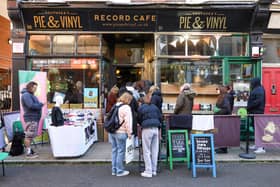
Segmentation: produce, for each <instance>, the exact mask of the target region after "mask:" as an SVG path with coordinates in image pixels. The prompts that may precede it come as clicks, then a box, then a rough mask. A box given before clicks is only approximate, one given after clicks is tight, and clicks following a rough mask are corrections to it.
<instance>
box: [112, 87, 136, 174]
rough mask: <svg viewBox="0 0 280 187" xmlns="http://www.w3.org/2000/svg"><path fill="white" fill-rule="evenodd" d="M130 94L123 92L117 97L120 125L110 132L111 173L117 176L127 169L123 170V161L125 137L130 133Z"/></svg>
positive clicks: (126, 172) (127, 172) (129, 136)
mask: <svg viewBox="0 0 280 187" xmlns="http://www.w3.org/2000/svg"><path fill="white" fill-rule="evenodd" d="M131 100H132V95H131V94H129V93H127V92H124V93H123V94H122V95H121V96H120V97H119V99H118V101H117V103H116V106H119V105H121V106H120V108H119V112H118V115H119V121H120V122H121V123H122V125H121V127H120V128H119V129H118V130H117V131H116V132H115V133H110V138H111V143H112V175H116V176H118V177H121V176H126V175H128V174H129V171H126V170H124V166H123V161H124V158H125V147H126V139H127V138H131V134H132V112H131V108H130V106H129V104H130V102H131Z"/></svg>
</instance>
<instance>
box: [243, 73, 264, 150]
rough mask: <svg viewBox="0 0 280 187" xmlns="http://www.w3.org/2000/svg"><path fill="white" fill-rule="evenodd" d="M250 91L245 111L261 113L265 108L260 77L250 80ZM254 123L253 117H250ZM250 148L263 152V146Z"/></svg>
mask: <svg viewBox="0 0 280 187" xmlns="http://www.w3.org/2000/svg"><path fill="white" fill-rule="evenodd" d="M250 87H251V93H250V96H249V99H248V105H247V111H248V113H249V114H263V113H264V108H265V90H264V88H263V86H262V85H261V80H260V78H258V77H256V78H253V79H252V80H251V82H250ZM251 119H252V123H253V124H254V117H252V118H251ZM250 149H256V150H255V151H254V152H255V153H256V154H261V153H265V149H264V148H263V147H256V146H255V145H253V146H250Z"/></svg>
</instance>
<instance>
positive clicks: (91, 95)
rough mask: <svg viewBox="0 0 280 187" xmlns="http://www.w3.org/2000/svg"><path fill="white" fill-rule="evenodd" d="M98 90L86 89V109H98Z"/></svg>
mask: <svg viewBox="0 0 280 187" xmlns="http://www.w3.org/2000/svg"><path fill="white" fill-rule="evenodd" d="M97 105H98V88H84V106H85V107H86V108H97Z"/></svg>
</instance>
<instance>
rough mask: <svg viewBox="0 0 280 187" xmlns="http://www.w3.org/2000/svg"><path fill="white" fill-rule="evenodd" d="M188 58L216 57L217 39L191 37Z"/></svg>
mask: <svg viewBox="0 0 280 187" xmlns="http://www.w3.org/2000/svg"><path fill="white" fill-rule="evenodd" d="M187 44H188V56H192V55H199V56H214V55H215V49H216V39H215V38H214V37H213V36H203V35H197V36H194V35H191V36H190V37H189V39H188V43H187Z"/></svg>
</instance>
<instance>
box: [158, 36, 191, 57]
mask: <svg viewBox="0 0 280 187" xmlns="http://www.w3.org/2000/svg"><path fill="white" fill-rule="evenodd" d="M157 49H158V55H159V56H161V55H162V56H173V55H174V56H185V55H186V52H185V49H186V45H185V38H184V36H183V35H160V36H159V37H158V40H157Z"/></svg>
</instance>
